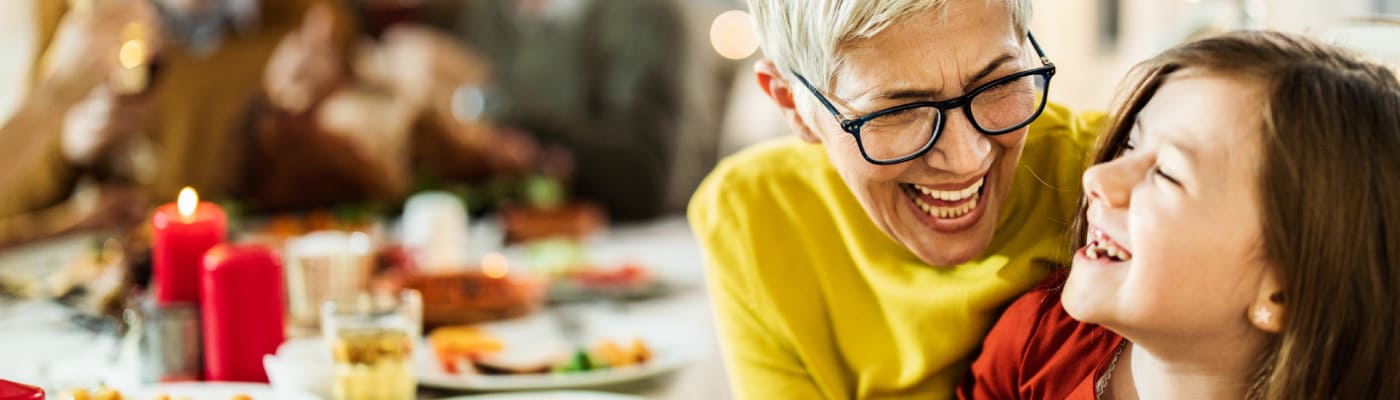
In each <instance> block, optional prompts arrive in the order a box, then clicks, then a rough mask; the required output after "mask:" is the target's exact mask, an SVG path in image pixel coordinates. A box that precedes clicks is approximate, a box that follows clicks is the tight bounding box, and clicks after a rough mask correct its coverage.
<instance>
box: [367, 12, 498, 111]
mask: <svg viewBox="0 0 1400 400" xmlns="http://www.w3.org/2000/svg"><path fill="white" fill-rule="evenodd" d="M354 68H355V73H356V74H357V75H358V76H360V77H361V78H363V79H365V80H366V81H368V82H370V83H373V84H377V85H381V86H385V87H388V88H390V89H391V90H393V91H394V92H395V94H396V95H397V96H398V97H399V98H400V99H401V100H403V101H405V102H406V103H408V104H409V105H410V106H411V107H414V108H417V109H420V110H422V109H429V108H431V109H433V110H435V111H438V112H441V113H447V114H450V110H451V103H452V92H453V91H454V90H456V89H457V87H459V86H462V85H478V86H480V85H484V84H485V83H486V80H487V79H488V77H489V74H490V67H489V65H488V64H487V63H486V62H485V60H483V59H482V58H481V56H479V55H477V54H476V53H475V52H473V51H472V50H471V49H469V48H467V47H466V45H464V44H463V43H461V42H460V41H458V40H457V38H455V37H452V36H451V35H448V34H446V33H443V32H442V31H439V30H437V29H433V28H428V27H423V26H413V25H395V26H394V27H392V28H389V30H387V31H385V32H384V38H383V40H382V42H381V44H380V45H379V46H377V47H376V46H370V45H364V46H361V48H360V51H358V52H357V54H356V59H355V64H354Z"/></svg>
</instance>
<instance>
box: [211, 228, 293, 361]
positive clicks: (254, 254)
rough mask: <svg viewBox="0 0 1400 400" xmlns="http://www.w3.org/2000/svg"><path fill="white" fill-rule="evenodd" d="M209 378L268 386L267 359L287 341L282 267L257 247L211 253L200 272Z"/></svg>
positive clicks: (272, 255) (222, 247)
mask: <svg viewBox="0 0 1400 400" xmlns="http://www.w3.org/2000/svg"><path fill="white" fill-rule="evenodd" d="M200 277H201V280H202V281H203V282H202V283H201V285H202V287H201V290H203V296H201V297H200V313H199V314H200V318H201V319H202V320H203V324H202V325H203V328H202V329H203V331H204V377H205V379H206V380H211V381H241V382H267V373H266V372H265V371H264V370H263V362H262V360H263V356H264V355H267V354H275V353H277V346H278V345H281V344H282V341H283V340H284V339H285V333H286V332H285V331H284V329H285V318H286V317H285V311H284V309H285V307H286V305H285V304H284V303H283V300H282V299H283V294H282V293H283V292H282V262H281V261H280V260H279V258H278V256H277V254H276V253H274V252H273V251H272V250H269V249H267V248H266V247H263V246H257V245H242V246H235V245H228V244H222V245H218V246H215V247H214V248H212V249H209V253H208V254H206V255H205V256H204V266H203V268H202V269H201V275H200Z"/></svg>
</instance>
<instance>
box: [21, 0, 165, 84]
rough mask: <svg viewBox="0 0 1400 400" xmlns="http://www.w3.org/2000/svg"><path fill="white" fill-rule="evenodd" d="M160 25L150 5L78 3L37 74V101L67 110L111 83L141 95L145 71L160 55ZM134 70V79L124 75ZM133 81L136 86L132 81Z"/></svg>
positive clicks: (139, 1)
mask: <svg viewBox="0 0 1400 400" xmlns="http://www.w3.org/2000/svg"><path fill="white" fill-rule="evenodd" d="M160 30H161V27H160V22H159V19H158V18H157V15H156V12H155V10H154V8H153V6H152V4H151V2H149V1H143V0H88V1H77V2H75V3H74V7H73V8H72V9H70V10H69V11H68V12H67V13H66V14H64V15H63V19H62V20H60V21H59V24H58V29H57V31H56V33H55V34H54V39H53V41H52V42H51V43H50V45H49V48H48V50H47V52H46V55H45V57H47V58H46V62H47V63H46V68H45V69H44V70H42V71H40V79H39V84H38V86H37V87H36V89H35V90H36V93H35V94H36V96H40V97H41V99H42V100H47V101H52V102H53V104H54V105H56V106H58V107H66V106H68V105H71V104H73V103H76V102H78V101H80V100H82V99H83V98H85V97H88V96H89V94H90V93H91V92H92V90H93V88H94V87H96V86H98V85H100V84H103V83H112V84H117V85H118V86H120V87H123V88H127V87H131V86H133V85H136V86H138V87H134V88H131V89H133V91H139V89H143V88H144V85H145V83H146V82H145V80H144V79H145V78H146V76H145V75H144V74H146V73H147V72H146V69H147V68H148V66H149V65H150V62H151V59H152V58H153V57H154V56H155V55H156V54H157V53H159V52H160V49H161V46H162V41H161V37H160ZM129 70H137V71H138V72H137V73H134V74H133V73H127V72H130V71H129ZM133 76H136V77H138V78H140V79H136V82H133V81H132V79H133V78H132V77H133Z"/></svg>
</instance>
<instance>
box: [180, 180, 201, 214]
mask: <svg viewBox="0 0 1400 400" xmlns="http://www.w3.org/2000/svg"><path fill="white" fill-rule="evenodd" d="M197 206H199V194H198V193H195V192H194V188H191V187H189V186H185V188H184V189H180V197H179V198H178V199H176V200H175V209H177V210H179V211H180V216H181V217H189V216H191V215H194V209H195V207H197Z"/></svg>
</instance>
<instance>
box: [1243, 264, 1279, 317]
mask: <svg viewBox="0 0 1400 400" xmlns="http://www.w3.org/2000/svg"><path fill="white" fill-rule="evenodd" d="M1284 300H1285V296H1284V293H1283V282H1281V281H1280V280H1279V278H1278V273H1276V272H1274V269H1273V268H1265V271H1264V274H1263V275H1262V276H1261V277H1260V279H1259V293H1258V294H1256V295H1255V297H1254V302H1253V303H1251V304H1250V305H1249V311H1248V312H1247V314H1248V315H1249V322H1250V323H1251V324H1253V325H1254V327H1255V328H1258V329H1259V330H1261V331H1264V332H1269V333H1279V332H1280V331H1282V330H1283V317H1284V312H1285V311H1286V309H1285V307H1284Z"/></svg>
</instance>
